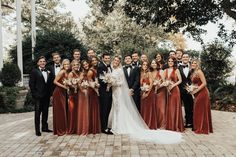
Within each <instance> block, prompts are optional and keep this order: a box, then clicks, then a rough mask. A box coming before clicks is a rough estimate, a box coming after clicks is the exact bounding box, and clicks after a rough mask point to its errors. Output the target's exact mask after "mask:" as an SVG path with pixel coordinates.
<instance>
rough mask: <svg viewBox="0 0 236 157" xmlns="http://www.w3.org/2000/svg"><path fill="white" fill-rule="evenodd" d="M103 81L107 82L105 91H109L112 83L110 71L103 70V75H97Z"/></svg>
mask: <svg viewBox="0 0 236 157" xmlns="http://www.w3.org/2000/svg"><path fill="white" fill-rule="evenodd" d="M99 78H100V79H101V80H102V81H103V82H104V83H107V89H106V91H109V90H110V88H111V86H112V84H113V83H114V81H115V80H114V78H113V77H112V75H111V73H109V72H105V71H103V75H100V77H99Z"/></svg>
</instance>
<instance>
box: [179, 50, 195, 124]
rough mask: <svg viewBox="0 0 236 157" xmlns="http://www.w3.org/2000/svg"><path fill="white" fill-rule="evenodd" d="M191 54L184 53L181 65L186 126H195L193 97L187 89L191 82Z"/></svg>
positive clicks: (180, 87) (181, 86)
mask: <svg viewBox="0 0 236 157" xmlns="http://www.w3.org/2000/svg"><path fill="white" fill-rule="evenodd" d="M189 66H190V63H189V55H188V54H186V53H185V54H183V56H182V64H181V65H180V66H179V71H180V75H181V78H182V83H181V84H180V85H179V89H180V94H181V99H182V101H183V103H184V109H185V127H186V128H192V127H193V97H192V95H191V94H189V93H188V91H187V90H186V86H187V85H190V84H191V79H190V75H191V71H190V67H189Z"/></svg>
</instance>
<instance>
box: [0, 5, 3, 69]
mask: <svg viewBox="0 0 236 157" xmlns="http://www.w3.org/2000/svg"><path fill="white" fill-rule="evenodd" d="M2 42H3V41H2V1H1V0H0V71H1V70H2V67H3V44H2Z"/></svg>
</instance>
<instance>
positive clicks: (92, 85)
mask: <svg viewBox="0 0 236 157" xmlns="http://www.w3.org/2000/svg"><path fill="white" fill-rule="evenodd" d="M89 86H90V87H91V88H93V90H94V91H95V92H96V93H97V95H98V96H99V92H98V88H99V87H100V84H99V83H98V78H97V77H96V78H95V81H89Z"/></svg>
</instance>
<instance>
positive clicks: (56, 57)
mask: <svg viewBox="0 0 236 157" xmlns="http://www.w3.org/2000/svg"><path fill="white" fill-rule="evenodd" d="M52 60H53V64H52V65H51V66H50V67H49V71H50V72H51V75H52V80H54V79H55V77H56V76H57V74H58V73H59V71H60V70H61V56H60V54H59V53H58V52H54V53H52ZM51 86H52V92H53V91H54V89H55V85H54V83H53V81H52V85H51Z"/></svg>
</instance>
